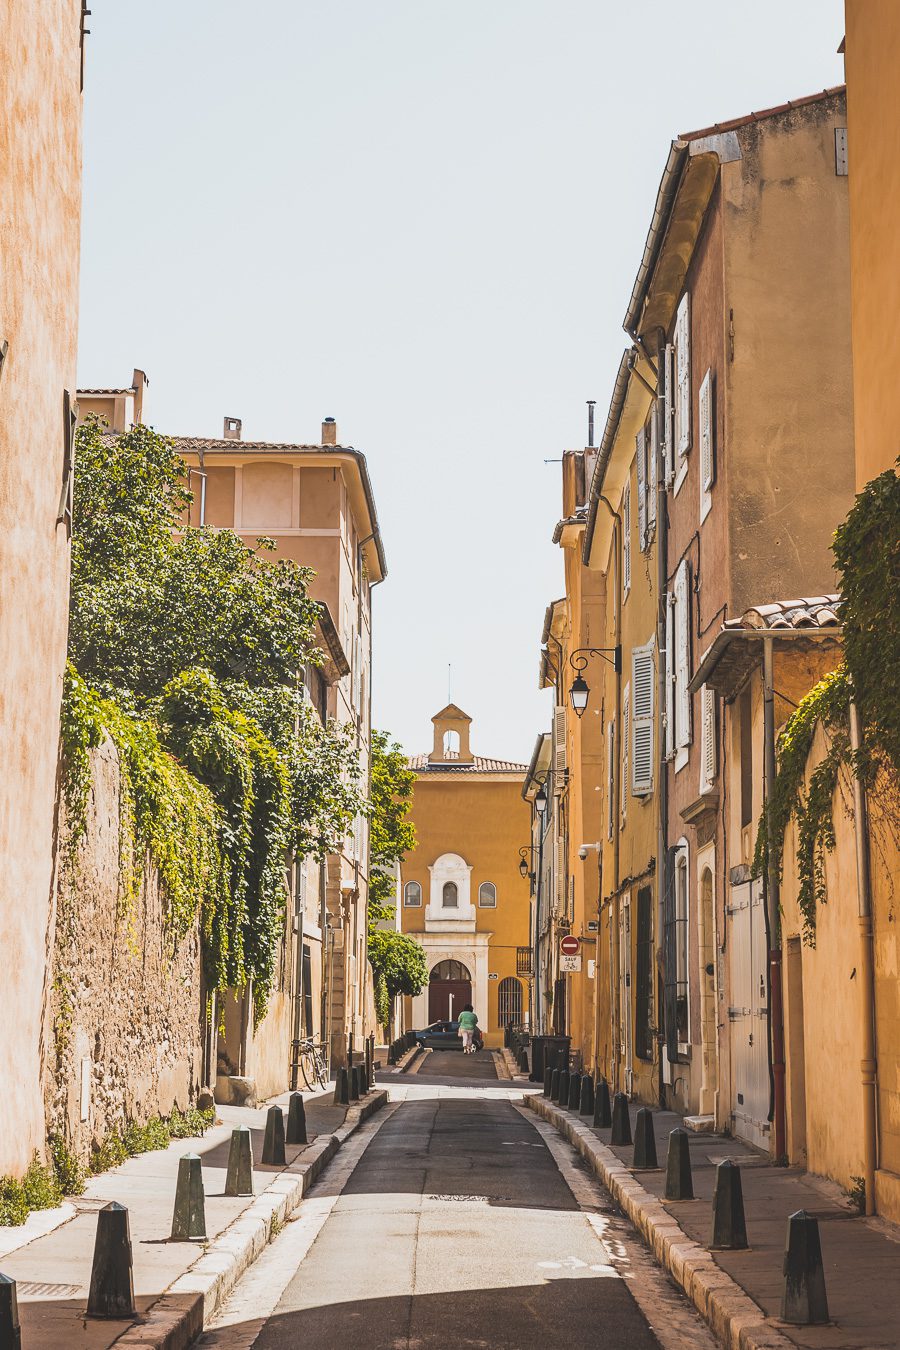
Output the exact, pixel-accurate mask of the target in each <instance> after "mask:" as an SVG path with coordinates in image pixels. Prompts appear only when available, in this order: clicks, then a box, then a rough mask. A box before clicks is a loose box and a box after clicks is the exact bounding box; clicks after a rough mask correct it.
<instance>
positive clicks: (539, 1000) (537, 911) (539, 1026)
mask: <svg viewBox="0 0 900 1350" xmlns="http://www.w3.org/2000/svg"><path fill="white" fill-rule="evenodd" d="M532 811H533V814H534V817H535V818H536V819H537V830H538V865H537V878H536V880H537V884H536V886H535V891H534V1008H533V1010H532V1017H533V1019H534V1022H535V1030H536V1031H537V1032H539V1033H540V1034H541V1035H543V1033H544V998H543V981H542V978H541V976H542V971H541V890H542V887H541V880H542V878H543V875H544V830H543V826H542V821H541V812H540V811H537V810H535V809H534V807H533V806H532ZM532 837H533V836H532Z"/></svg>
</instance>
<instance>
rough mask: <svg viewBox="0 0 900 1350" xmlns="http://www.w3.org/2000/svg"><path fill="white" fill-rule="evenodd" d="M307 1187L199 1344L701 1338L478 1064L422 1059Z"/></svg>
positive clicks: (595, 1200) (583, 1176) (229, 1349)
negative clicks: (416, 1070)
mask: <svg viewBox="0 0 900 1350" xmlns="http://www.w3.org/2000/svg"><path fill="white" fill-rule="evenodd" d="M388 1081H389V1082H390V1087H391V1097H392V1103H391V1105H390V1106H389V1107H388V1108H387V1110H385V1111H384V1112H382V1113H380V1115H379V1116H377V1117H375V1118H374V1119H373V1120H372V1121H371V1122H370V1123H369V1124H368V1125H367V1126H366V1127H364V1128H363V1129H362V1130H361V1131H360V1133H359V1135H358V1136H357V1137H356V1138H355V1139H354V1140H353V1141H352V1144H351V1145H350V1146H349V1147H348V1148H347V1149H346V1150H345V1152H344V1153H343V1154H342V1155H341V1156H340V1157H339V1159H338V1160H337V1161H336V1163H335V1164H334V1165H333V1166H332V1168H330V1169H329V1171H328V1173H326V1175H325V1177H324V1178H323V1179H322V1181H321V1182H320V1183H319V1185H317V1186H316V1187H315V1188H314V1189H313V1190H312V1192H311V1193H310V1196H309V1198H308V1199H307V1200H306V1201H305V1202H304V1204H303V1206H302V1207H301V1211H300V1213H299V1216H298V1217H297V1218H296V1219H295V1220H294V1221H292V1222H290V1223H288V1224H287V1225H286V1226H285V1229H284V1231H283V1232H282V1233H281V1234H280V1235H279V1237H278V1238H277V1239H276V1240H275V1241H274V1242H273V1243H272V1245H271V1246H270V1247H269V1248H268V1249H267V1251H266V1252H265V1253H264V1254H263V1255H262V1257H261V1258H260V1259H259V1261H258V1262H257V1263H256V1265H255V1266H254V1267H253V1268H252V1269H251V1270H250V1272H249V1273H248V1274H247V1275H246V1276H245V1277H244V1279H243V1280H242V1281H241V1283H240V1284H239V1285H238V1286H237V1288H236V1289H235V1291H234V1293H233V1295H232V1296H231V1298H230V1299H229V1300H228V1301H227V1302H226V1304H225V1305H224V1307H223V1310H222V1312H221V1314H220V1315H219V1318H218V1319H217V1321H216V1322H215V1323H214V1324H213V1327H212V1328H211V1330H210V1331H209V1332H208V1333H207V1334H206V1336H205V1337H204V1338H203V1340H202V1341H201V1345H203V1346H204V1347H205V1348H206V1350H249V1347H251V1346H254V1347H256V1350H286V1347H289V1346H290V1347H293V1346H298V1345H309V1346H316V1347H317V1350H318V1348H321V1350H328V1348H329V1347H345V1346H347V1345H351V1346H353V1347H354V1350H382V1348H383V1350H401V1348H402V1350H413V1348H415V1350H420V1348H421V1347H427V1346H435V1347H436V1346H442V1347H443V1346H492V1347H493V1346H508V1347H513V1346H517V1347H520V1346H541V1347H542V1350H557V1348H559V1350H562V1347H566V1348H567V1350H573V1347H581V1346H585V1347H586V1346H596V1345H598V1344H602V1345H607V1346H610V1347H616V1348H617V1350H618V1348H621V1350H653V1348H654V1347H659V1346H662V1347H663V1350H682V1348H683V1347H687V1346H692V1347H697V1346H699V1347H707V1346H709V1347H712V1346H713V1345H714V1341H713V1340H712V1338H711V1337H710V1336H709V1333H708V1332H707V1331H706V1329H705V1327H704V1326H703V1325H702V1323H701V1322H700V1321H699V1319H698V1318H697V1317H696V1314H695V1313H694V1312H693V1310H692V1309H689V1308H688V1307H687V1306H686V1304H685V1303H684V1301H683V1300H682V1298H681V1296H680V1295H679V1294H678V1293H676V1291H675V1290H674V1288H673V1287H672V1286H671V1285H670V1284H669V1283H668V1281H667V1280H666V1278H665V1276H664V1275H663V1274H662V1272H660V1271H659V1269H658V1267H656V1265H655V1263H654V1262H653V1261H652V1259H651V1258H650V1257H649V1256H648V1255H647V1254H646V1253H645V1252H644V1249H643V1248H642V1247H641V1245H640V1243H639V1242H638V1241H637V1239H636V1237H635V1236H634V1234H633V1233H632V1232H631V1230H630V1228H629V1227H628V1225H627V1224H626V1223H625V1221H624V1220H622V1219H621V1218H620V1217H619V1216H618V1215H617V1214H616V1212H615V1211H614V1209H613V1207H612V1205H611V1203H610V1201H609V1197H608V1196H607V1195H606V1193H605V1192H604V1191H602V1189H601V1188H600V1187H599V1186H598V1185H597V1184H596V1183H595V1182H594V1181H593V1179H592V1178H590V1177H589V1176H588V1174H587V1172H586V1171H585V1169H584V1168H583V1167H582V1166H581V1165H580V1162H576V1155H575V1154H574V1152H572V1151H571V1150H570V1149H569V1148H568V1146H567V1145H566V1144H564V1143H563V1142H562V1141H561V1140H560V1138H559V1136H558V1135H557V1134H556V1133H555V1131H551V1130H549V1129H548V1128H547V1127H545V1126H543V1125H542V1124H541V1123H540V1122H538V1121H536V1120H535V1118H534V1117H533V1116H531V1115H530V1113H526V1112H525V1111H523V1110H522V1109H520V1107H519V1106H518V1105H517V1104H516V1103H517V1100H520V1096H521V1089H520V1088H518V1087H517V1088H513V1086H512V1084H507V1083H502V1082H499V1081H498V1080H497V1077H496V1074H495V1071H494V1067H493V1063H492V1059H491V1057H490V1056H489V1055H487V1054H480V1055H477V1056H473V1057H471V1058H464V1057H463V1056H462V1055H461V1054H459V1052H452V1051H444V1052H433V1053H431V1054H429V1055H428V1056H427V1057H426V1059H425V1060H424V1062H423V1065H422V1068H421V1070H420V1072H419V1073H418V1074H416V1075H413V1076H409V1077H405V1078H397V1079H392V1080H388Z"/></svg>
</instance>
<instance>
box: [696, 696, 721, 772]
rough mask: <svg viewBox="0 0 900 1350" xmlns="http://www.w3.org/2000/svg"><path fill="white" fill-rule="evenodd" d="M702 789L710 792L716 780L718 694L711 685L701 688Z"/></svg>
mask: <svg viewBox="0 0 900 1350" xmlns="http://www.w3.org/2000/svg"><path fill="white" fill-rule="evenodd" d="M700 717H701V721H700V791H701V792H708V791H709V790H710V788H711V787H712V785H713V783H714V782H715V781H716V773H717V771H718V765H717V763H716V748H717V747H716V694H715V690H713V689H710V687H709V685H706V684H705V685H704V686H703V688H702V689H701V690H700Z"/></svg>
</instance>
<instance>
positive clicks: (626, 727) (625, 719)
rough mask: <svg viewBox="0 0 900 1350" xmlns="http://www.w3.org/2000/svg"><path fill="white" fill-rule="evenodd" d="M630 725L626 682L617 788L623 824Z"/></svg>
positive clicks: (629, 706)
mask: <svg viewBox="0 0 900 1350" xmlns="http://www.w3.org/2000/svg"><path fill="white" fill-rule="evenodd" d="M630 725H631V685H630V684H626V686H625V690H624V692H623V694H622V786H621V788H620V789H619V800H620V803H621V810H622V824H623V825H624V824H625V814H626V812H627V810H628V786H627V784H628V731H629V727H630Z"/></svg>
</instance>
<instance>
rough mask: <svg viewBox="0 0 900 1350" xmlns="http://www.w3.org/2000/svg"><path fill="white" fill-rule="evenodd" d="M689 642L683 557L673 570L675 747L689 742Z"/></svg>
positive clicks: (688, 602) (687, 576)
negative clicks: (675, 570) (676, 568)
mask: <svg viewBox="0 0 900 1350" xmlns="http://www.w3.org/2000/svg"><path fill="white" fill-rule="evenodd" d="M690 643H691V588H690V569H689V567H688V563H687V559H684V560H683V561H682V562H681V563H680V564H679V567H678V571H677V572H676V574H675V746H676V749H678V750H681V749H683V748H684V747H685V746H687V745H690V743H691V695H690V691H689V690H688V681H689V680H690V678H691V672H690Z"/></svg>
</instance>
